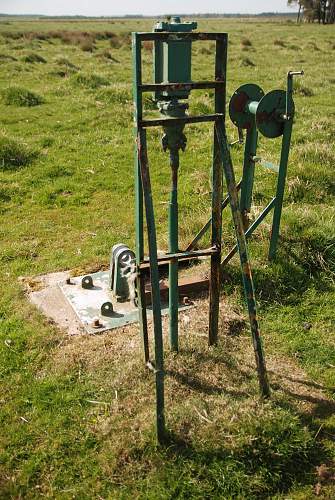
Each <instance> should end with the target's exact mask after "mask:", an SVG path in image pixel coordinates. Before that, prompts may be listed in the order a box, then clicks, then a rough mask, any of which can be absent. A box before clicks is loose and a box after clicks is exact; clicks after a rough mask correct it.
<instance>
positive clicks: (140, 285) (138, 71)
mask: <svg viewBox="0 0 335 500" xmlns="http://www.w3.org/2000/svg"><path fill="white" fill-rule="evenodd" d="M132 46H133V72H134V74H133V98H134V110H135V116H134V118H135V120H134V148H135V151H134V177H135V221H136V222H135V231H136V243H135V246H136V250H135V251H136V262H137V263H140V262H142V260H143V257H144V238H143V191H142V183H141V172H140V164H139V149H138V146H140V144H138V143H137V141H138V140H139V137H138V121H139V120H141V119H142V94H141V93H139V92H138V86H139V85H140V84H141V81H142V65H141V44H140V43H139V41H138V39H137V37H136V34H135V33H133V35H132ZM136 285H137V300H138V315H139V323H140V334H141V338H142V345H143V354H144V361H145V363H147V362H148V361H149V356H150V352H149V339H148V321H147V310H146V304H145V283H144V276H143V275H142V274H141V271H140V269H139V267H138V268H137V277H136Z"/></svg>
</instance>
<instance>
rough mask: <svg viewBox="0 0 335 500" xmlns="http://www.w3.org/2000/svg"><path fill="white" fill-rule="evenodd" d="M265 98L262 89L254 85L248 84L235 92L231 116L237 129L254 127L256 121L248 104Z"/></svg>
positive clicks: (232, 99)
mask: <svg viewBox="0 0 335 500" xmlns="http://www.w3.org/2000/svg"><path fill="white" fill-rule="evenodd" d="M263 96H264V92H263V90H262V89H261V87H259V86H258V85H256V84H254V83H246V84H245V85H241V87H239V88H238V89H237V90H235V92H234V93H233V95H232V97H231V99H230V102H229V116H230V119H231V121H232V122H233V124H234V125H236V127H238V128H239V129H249V128H251V127H252V126H253V124H254V121H255V119H254V117H253V116H252V115H251V113H250V110H249V109H248V103H250V102H258V101H259V100H260V99H261V98H262V97H263Z"/></svg>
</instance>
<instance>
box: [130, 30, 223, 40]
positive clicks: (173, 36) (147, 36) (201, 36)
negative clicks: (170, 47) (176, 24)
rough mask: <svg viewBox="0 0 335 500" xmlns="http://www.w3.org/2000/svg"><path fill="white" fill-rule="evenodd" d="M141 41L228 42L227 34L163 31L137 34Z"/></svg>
mask: <svg viewBox="0 0 335 500" xmlns="http://www.w3.org/2000/svg"><path fill="white" fill-rule="evenodd" d="M136 34H137V36H138V38H139V40H141V41H147V40H149V41H155V40H160V41H162V42H167V41H169V40H170V41H176V40H180V39H183V40H191V41H192V42H195V41H197V40H222V39H224V40H226V39H227V33H199V32H185V33H184V32H179V31H178V32H170V33H168V32H166V31H165V32H163V31H153V32H150V33H149V32H141V33H136Z"/></svg>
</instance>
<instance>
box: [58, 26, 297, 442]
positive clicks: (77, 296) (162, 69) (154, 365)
mask: <svg viewBox="0 0 335 500" xmlns="http://www.w3.org/2000/svg"><path fill="white" fill-rule="evenodd" d="M196 29H197V23H195V22H182V21H181V19H180V18H179V17H173V18H171V19H170V20H169V21H162V22H158V23H156V25H155V27H154V29H153V31H152V32H145V33H133V34H132V49H133V99H134V144H135V146H134V174H135V233H136V242H135V251H132V250H131V249H130V248H128V247H127V246H126V245H122V244H118V245H115V246H114V247H113V249H112V252H111V261H110V270H109V271H102V272H99V273H95V274H92V275H89V276H83V277H77V278H71V280H67V281H66V282H65V283H61V284H60V287H61V289H62V291H63V293H64V294H65V296H66V297H67V299H68V300H69V302H70V304H71V305H72V307H73V308H74V310H75V311H76V313H77V315H78V317H79V318H80V320H81V321H82V323H83V324H84V326H85V328H86V330H87V331H89V332H95V333H96V332H97V331H103V330H106V329H111V328H116V327H120V326H123V325H126V324H129V323H133V322H139V326H140V333H141V337H142V344H143V357H144V362H145V364H146V365H147V366H148V368H149V369H151V370H152V371H153V373H154V376H155V383H156V384H155V385H156V424H157V439H158V441H159V442H160V443H161V442H163V441H164V440H165V438H166V426H165V408H164V342H163V328H162V314H168V315H169V336H168V338H169V346H170V349H171V350H172V351H174V352H176V353H177V352H178V349H179V335H178V313H179V311H180V310H181V309H185V308H187V307H190V305H189V304H188V303H187V301H184V303H183V301H182V300H181V297H182V296H183V295H185V294H187V290H190V291H192V290H195V289H202V290H203V289H207V290H208V292H209V319H208V343H209V345H215V344H216V343H217V341H218V336H219V331H218V320H219V304H220V290H221V270H222V267H223V266H225V265H226V264H227V263H228V262H229V261H230V259H231V258H232V257H233V256H234V255H235V254H236V253H238V254H239V259H240V265H241V271H242V272H241V274H242V281H243V286H244V291H245V299H246V304H247V308H248V314H249V321H250V331H251V336H252V344H253V348H254V353H255V360H256V367H257V373H258V379H259V386H260V393H261V395H262V396H263V397H268V396H269V395H270V387H269V381H268V376H267V371H266V364H265V357H264V351H263V345H262V339H261V335H260V330H259V325H258V317H257V308H256V299H255V290H254V283H253V278H252V272H251V265H250V259H249V253H248V245H247V239H248V238H249V237H250V236H251V234H252V233H253V232H254V231H255V229H256V228H257V227H258V226H259V225H260V223H261V222H262V221H263V220H264V219H265V217H266V216H267V215H268V214H269V212H270V211H271V210H273V222H272V230H271V236H270V248H269V259H270V260H273V259H274V258H275V256H276V250H277V246H278V238H279V230H280V219H281V213H282V205H283V196H284V189H285V181H286V174H287V165H288V157H289V150H290V141H291V134H292V127H293V117H294V102H293V98H292V93H293V78H294V76H295V75H301V74H302V73H303V72H302V71H297V72H294V71H290V72H289V73H288V75H287V88H286V90H273V91H271V92H269V93H267V94H264V91H263V90H262V89H261V88H260V87H259V86H258V85H256V84H244V85H242V86H240V87H239V88H238V89H237V90H236V91H235V92H234V93H233V95H232V97H231V99H230V102H229V116H230V119H231V121H232V122H233V124H234V125H235V126H236V127H237V129H238V133H239V138H240V140H239V142H240V143H241V142H242V141H241V137H242V135H243V131H246V138H245V144H244V159H243V169H242V178H241V181H240V182H236V180H235V171H234V168H233V162H232V156H231V145H230V144H229V141H228V138H227V132H226V116H225V115H226V73H227V48H228V35H227V33H215V32H213V33H203V32H197V31H196ZM204 41H211V42H214V44H213V45H215V47H214V50H213V59H214V65H215V66H214V67H215V71H214V75H213V77H211V78H209V79H208V80H207V81H198V82H195V81H193V80H192V64H193V62H192V45H193V44H195V43H202V42H204ZM143 42H150V43H152V45H153V68H154V76H153V80H154V81H153V82H149V83H147V82H144V81H143V78H142V74H143V64H142V63H143V61H142V48H143V47H142V46H143ZM209 89H211V90H212V91H213V92H214V94H213V109H214V112H213V113H212V114H201V115H191V114H189V113H188V109H189V104H188V99H189V96H190V94H191V92H192V91H193V90H209ZM145 93H152V95H153V100H154V102H155V104H156V106H157V111H156V114H157V116H156V117H155V118H147V117H146V116H145V113H144V109H143V95H144V94H145ZM204 122H210V123H212V124H213V135H212V152H213V157H212V168H211V172H208V175H209V176H210V178H211V207H210V208H211V214H210V219H209V220H208V222H207V223H206V224H205V225H204V227H202V229H201V230H200V231H199V232H198V234H197V235H195V236H194V238H193V240H192V241H191V242H190V243H189V245H188V246H187V247H186V248H185V249H184V250H181V249H180V243H179V231H178V227H179V221H180V213H179V209H178V175H179V166H180V152H181V151H184V150H185V148H186V147H187V137H186V134H187V133H188V132H190V131H191V128H189V127H188V125H191V124H194V123H198V124H200V123H204ZM154 127H159V128H161V129H162V132H163V136H162V148H163V150H164V151H166V152H167V153H168V155H169V165H170V173H171V185H170V199H169V204H168V228H167V229H168V251H167V252H164V253H163V254H161V253H158V251H157V235H156V224H155V213H154V205H153V195H152V188H151V177H150V166H149V162H148V149H149V148H150V144H149V141H148V139H147V130H148V129H151V128H154ZM259 134H261V135H262V136H264V137H265V138H268V139H271V138H278V137H281V138H282V142H281V151H280V159H279V163H278V165H275V164H273V163H270V162H268V161H266V160H264V159H262V158H260V157H259V156H258V155H257V145H258V135H259ZM258 165H261V166H264V167H265V168H267V169H270V170H272V171H273V172H275V173H276V174H277V176H278V178H277V186H276V193H275V195H274V197H273V198H272V199H271V201H270V202H269V203H268V204H267V205H266V206H265V208H264V209H263V210H262V211H261V213H260V214H259V215H258V217H257V218H256V219H255V220H253V221H250V210H251V205H252V196H253V187H254V182H255V169H256V167H257V166H258ZM228 206H229V207H230V210H231V215H232V220H233V224H234V228H235V240H236V244H235V245H234V246H233V248H231V249H230V250H229V251H228V252H227V253H226V252H225V254H224V256H223V247H224V242H222V211H223V209H225V208H226V207H228ZM145 227H146V231H145ZM207 231H210V246H209V247H208V248H201V249H199V247H198V243H199V241H200V239H201V238H202V236H203V235H204V234H205V233H206V232H207ZM145 236H146V238H147V248H148V255H147V256H146V255H145V248H146V247H145ZM199 257H201V258H208V259H209V260H210V265H209V267H210V271H209V280H203V281H201V280H200V281H199V280H198V281H197V280H195V279H194V280H193V281H192V280H189V281H188V282H183V279H181V278H180V277H178V274H179V273H178V268H179V266H180V263H181V262H182V261H185V260H186V261H187V262H191V261H193V260H196V259H199ZM163 265H164V266H165V267H168V280H167V281H162V271H161V269H162V268H163V267H164V266H163ZM184 281H185V280H184ZM186 281H187V280H186ZM165 299H166V300H165ZM148 317H150V318H152V322H153V334H154V335H153V337H154V352H153V353H150V349H149V335H148Z"/></svg>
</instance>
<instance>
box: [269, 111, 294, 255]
mask: <svg viewBox="0 0 335 500" xmlns="http://www.w3.org/2000/svg"><path fill="white" fill-rule="evenodd" d="M292 126H293V117H292V118H290V119H289V120H288V121H286V122H285V125H284V133H283V140H282V147H281V154H280V163H279V173H278V180H277V191H276V204H275V208H274V212H273V222H272V230H271V239H270V249H269V260H273V259H274V258H275V256H276V252H277V244H278V239H279V229H280V219H281V213H282V208H283V201H284V190H285V182H286V173H287V163H288V157H289V153H290V144H291V135H292Z"/></svg>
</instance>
